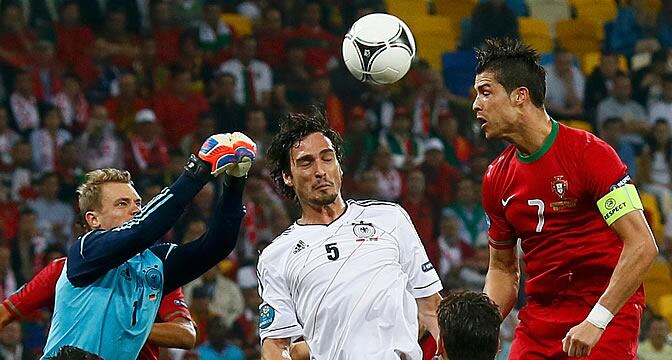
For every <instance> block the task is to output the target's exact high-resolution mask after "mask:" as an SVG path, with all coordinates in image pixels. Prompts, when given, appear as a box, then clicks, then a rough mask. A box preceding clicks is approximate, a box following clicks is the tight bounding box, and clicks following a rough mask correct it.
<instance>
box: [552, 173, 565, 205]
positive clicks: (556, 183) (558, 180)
mask: <svg viewBox="0 0 672 360" xmlns="http://www.w3.org/2000/svg"><path fill="white" fill-rule="evenodd" d="M563 178H564V175H560V176H554V177H553V182H552V183H551V185H552V186H553V192H554V193H555V195H558V197H559V198H560V199H563V198H564V197H565V195H566V194H567V186H568V183H567V180H565V179H563Z"/></svg>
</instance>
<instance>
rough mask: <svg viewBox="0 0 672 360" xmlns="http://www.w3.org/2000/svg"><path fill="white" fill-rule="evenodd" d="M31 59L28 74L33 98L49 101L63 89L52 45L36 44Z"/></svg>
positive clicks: (48, 43) (43, 42) (41, 42)
mask: <svg viewBox="0 0 672 360" xmlns="http://www.w3.org/2000/svg"><path fill="white" fill-rule="evenodd" d="M33 59H34V61H33V66H31V72H30V74H31V77H32V80H33V90H34V93H35V97H37V99H38V100H39V101H51V100H52V99H53V97H54V96H55V95H56V94H57V93H59V92H60V91H61V89H62V88H63V83H62V81H61V75H62V69H61V67H60V64H58V62H57V61H56V59H55V58H54V45H53V44H52V43H50V42H48V41H40V42H38V44H37V46H36V47H35V53H34V56H33Z"/></svg>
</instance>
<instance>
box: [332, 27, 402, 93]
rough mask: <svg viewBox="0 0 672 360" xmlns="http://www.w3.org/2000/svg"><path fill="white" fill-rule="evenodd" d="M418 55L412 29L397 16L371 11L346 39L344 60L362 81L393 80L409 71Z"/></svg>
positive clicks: (384, 82)
mask: <svg viewBox="0 0 672 360" xmlns="http://www.w3.org/2000/svg"><path fill="white" fill-rule="evenodd" d="M414 56H415V39H413V34H412V33H411V30H410V29H409V28H408V26H406V24H405V23H404V22H403V21H401V20H400V19H399V18H397V17H396V16H393V15H390V14H369V15H366V16H363V17H362V18H360V19H359V20H357V21H356V22H355V23H354V24H353V25H352V27H351V28H350V31H348V33H347V34H346V35H345V39H343V60H344V61H345V66H346V67H347V68H348V70H349V71H350V73H351V74H352V75H353V76H354V77H355V78H356V79H357V80H359V81H364V82H369V83H374V84H391V83H393V82H395V81H397V80H399V79H401V78H402V77H404V75H406V72H408V69H409V68H410V67H411V61H412V60H413V57H414Z"/></svg>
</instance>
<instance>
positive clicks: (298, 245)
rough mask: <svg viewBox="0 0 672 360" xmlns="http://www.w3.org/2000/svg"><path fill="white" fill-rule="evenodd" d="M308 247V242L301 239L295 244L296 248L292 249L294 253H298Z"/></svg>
mask: <svg viewBox="0 0 672 360" xmlns="http://www.w3.org/2000/svg"><path fill="white" fill-rule="evenodd" d="M307 247H308V245H306V243H304V242H303V240H299V242H298V243H296V246H294V250H292V254H296V253H298V252H299V251H301V250H303V249H305V248H307Z"/></svg>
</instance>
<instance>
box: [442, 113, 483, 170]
mask: <svg viewBox="0 0 672 360" xmlns="http://www.w3.org/2000/svg"><path fill="white" fill-rule="evenodd" d="M434 135H435V137H436V138H438V139H439V140H440V141H441V143H442V144H443V154H444V155H445V158H446V161H448V163H449V164H450V165H451V166H454V167H456V168H458V169H460V168H463V167H464V166H465V165H466V164H467V163H468V162H469V160H470V159H471V153H472V152H473V151H472V145H471V143H470V142H469V140H468V139H467V138H466V137H464V136H462V135H461V134H460V132H459V124H458V122H457V118H456V117H455V115H453V113H451V112H450V111H442V112H441V113H439V114H438V126H437V128H436V133H435V134H434Z"/></svg>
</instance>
